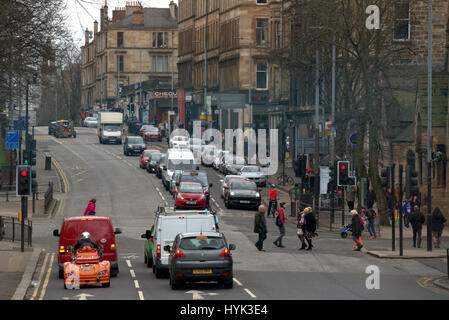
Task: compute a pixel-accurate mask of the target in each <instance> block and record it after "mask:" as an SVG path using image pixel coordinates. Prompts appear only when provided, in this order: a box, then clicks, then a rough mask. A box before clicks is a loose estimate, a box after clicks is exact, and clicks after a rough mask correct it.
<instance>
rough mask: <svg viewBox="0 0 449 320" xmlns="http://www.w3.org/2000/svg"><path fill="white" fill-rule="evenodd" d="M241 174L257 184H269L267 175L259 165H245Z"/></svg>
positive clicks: (264, 185) (263, 185)
mask: <svg viewBox="0 0 449 320" xmlns="http://www.w3.org/2000/svg"><path fill="white" fill-rule="evenodd" d="M240 176H241V177H243V178H246V179H248V180H249V181H254V182H255V183H256V185H257V186H262V187H266V186H267V176H266V175H265V174H264V173H263V172H262V170H261V169H260V167H259V166H244V167H243V168H242V169H240Z"/></svg>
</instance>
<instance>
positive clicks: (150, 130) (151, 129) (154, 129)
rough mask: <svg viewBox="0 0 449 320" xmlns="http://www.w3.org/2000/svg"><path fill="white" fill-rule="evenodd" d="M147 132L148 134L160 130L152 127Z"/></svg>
mask: <svg viewBox="0 0 449 320" xmlns="http://www.w3.org/2000/svg"><path fill="white" fill-rule="evenodd" d="M146 131H148V132H159V129H158V128H156V127H150V128H148V129H147V130H146Z"/></svg>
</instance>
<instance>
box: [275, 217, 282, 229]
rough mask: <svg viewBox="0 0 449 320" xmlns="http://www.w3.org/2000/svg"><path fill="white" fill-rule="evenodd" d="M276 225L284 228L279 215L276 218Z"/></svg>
mask: <svg viewBox="0 0 449 320" xmlns="http://www.w3.org/2000/svg"><path fill="white" fill-rule="evenodd" d="M276 225H277V226H278V227H282V222H281V217H279V215H277V216H276Z"/></svg>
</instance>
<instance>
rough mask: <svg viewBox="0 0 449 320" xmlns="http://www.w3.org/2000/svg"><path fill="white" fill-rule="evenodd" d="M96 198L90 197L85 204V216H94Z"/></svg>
mask: <svg viewBox="0 0 449 320" xmlns="http://www.w3.org/2000/svg"><path fill="white" fill-rule="evenodd" d="M96 202H97V200H95V199H90V201H89V203H88V204H87V207H86V210H84V215H85V216H94V215H95V214H96V212H95V203H96Z"/></svg>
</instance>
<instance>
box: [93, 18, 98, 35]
mask: <svg viewBox="0 0 449 320" xmlns="http://www.w3.org/2000/svg"><path fill="white" fill-rule="evenodd" d="M97 33H98V22H97V21H96V20H95V21H94V37H96V36H97Z"/></svg>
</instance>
